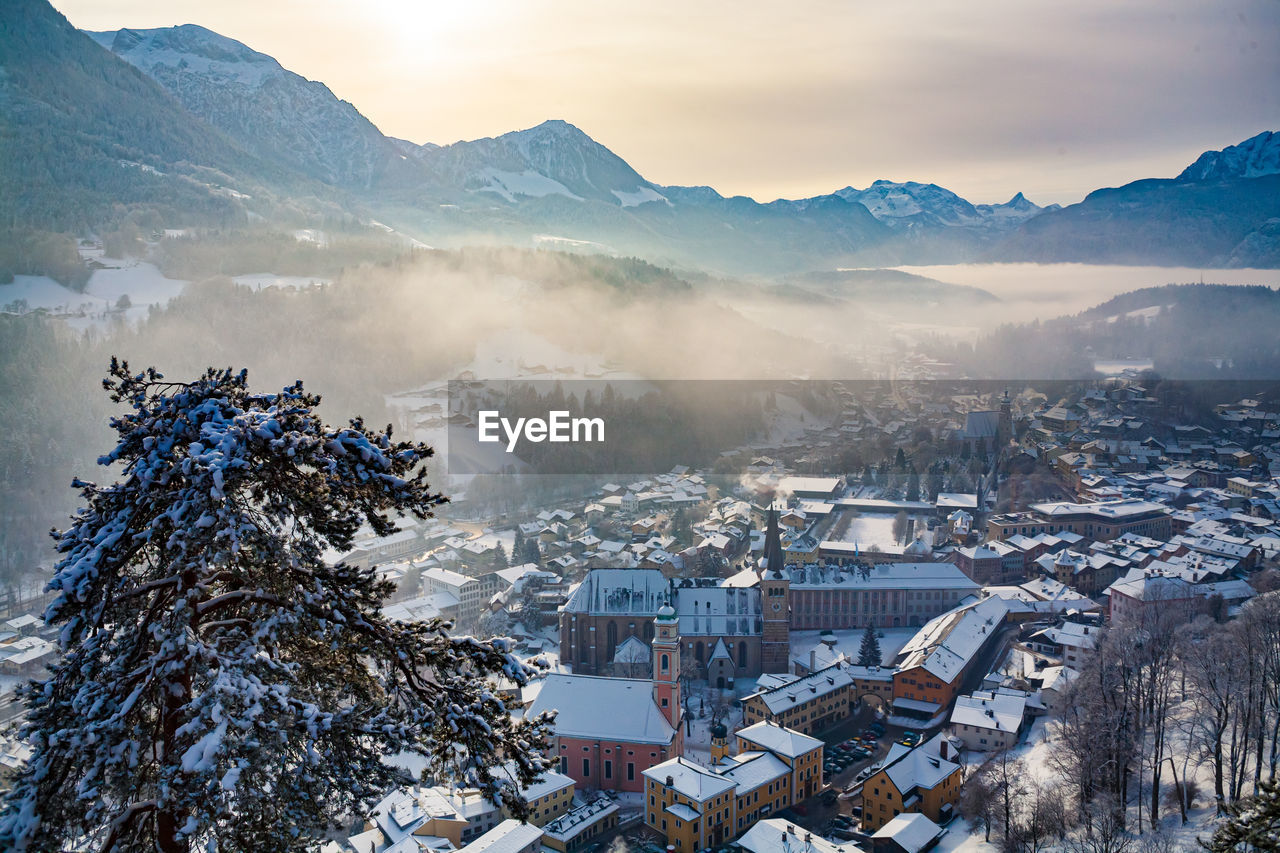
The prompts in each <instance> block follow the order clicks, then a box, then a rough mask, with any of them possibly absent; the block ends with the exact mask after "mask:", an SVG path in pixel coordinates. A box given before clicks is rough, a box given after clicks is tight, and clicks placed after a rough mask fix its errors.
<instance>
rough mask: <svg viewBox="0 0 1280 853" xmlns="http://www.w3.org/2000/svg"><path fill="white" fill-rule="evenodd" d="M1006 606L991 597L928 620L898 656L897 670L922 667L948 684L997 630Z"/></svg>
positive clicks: (1005, 612) (996, 598)
mask: <svg viewBox="0 0 1280 853" xmlns="http://www.w3.org/2000/svg"><path fill="white" fill-rule="evenodd" d="M1008 612H1009V605H1008V604H1006V603H1005V602H1004V600H1003V599H1002V598H999V597H997V596H992V597H990V598H984V599H982V600H981V601H978V602H975V603H974V604H970V605H966V606H964V607H960V608H957V609H955V610H952V611H949V612H947V613H943V614H942V615H941V616H938V617H935V618H934V619H931V620H930V621H929V622H928V624H926V625H925V626H924V627H923V628H921V629H920V631H919V632H918V633H917V634H916V635H915V636H914V637H912V638H911V639H910V640H908V641H907V644H906V645H905V646H903V647H902V651H900V652H899V653H898V669H899V671H901V670H907V669H912V668H914V667H923V668H924V669H926V670H928V671H929V672H931V673H933V674H934V675H936V676H937V677H938V678H940V679H942V681H943V682H946V683H951V682H952V681H954V680H955V679H956V678H958V677H959V676H960V674H961V673H962V672H963V671H964V668H965V667H966V666H968V665H969V661H971V660H972V659H973V657H974V655H976V654H977V653H978V650H979V649H980V648H982V645H983V643H985V642H986V641H987V640H988V639H989V638H990V637H991V635H992V634H994V633H996V632H997V631H999V630H1000V626H1001V624H1002V623H1003V622H1004V618H1005V616H1006V615H1007V614H1008Z"/></svg>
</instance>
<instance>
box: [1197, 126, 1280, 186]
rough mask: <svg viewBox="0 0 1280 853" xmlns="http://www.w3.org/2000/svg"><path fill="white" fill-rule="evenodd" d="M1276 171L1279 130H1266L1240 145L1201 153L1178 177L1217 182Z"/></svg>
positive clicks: (1279, 166)
mask: <svg viewBox="0 0 1280 853" xmlns="http://www.w3.org/2000/svg"><path fill="white" fill-rule="evenodd" d="M1275 174H1280V133H1275V132H1273V131H1270V130H1267V131H1263V132H1262V133H1259V134H1258V135H1257V136H1254V137H1252V138H1250V139H1246V140H1245V141H1244V142H1241V143H1240V144H1239V145H1231V146H1228V147H1227V148H1223V149H1222V150H1221V151H1206V152H1204V153H1203V154H1201V155H1200V156H1199V157H1198V158H1197V159H1196V161H1195V162H1194V163H1192V164H1191V165H1190V166H1188V167H1187V168H1186V169H1184V170H1183V171H1182V174H1180V175H1178V180H1179V181H1220V180H1227V179H1231V178H1260V177H1262V176H1263V175H1275Z"/></svg>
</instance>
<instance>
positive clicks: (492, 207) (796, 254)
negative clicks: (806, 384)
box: [0, 0, 1280, 275]
mask: <svg viewBox="0 0 1280 853" xmlns="http://www.w3.org/2000/svg"><path fill="white" fill-rule="evenodd" d="M12 2H13V4H16V5H14V8H15V9H16V10H18V13H16V14H15V15H14V16H10V17H11V18H13V19H14V20H16V21H18V22H19V23H22V22H23V21H25V20H27V18H28V17H29V18H30V20H31V22H32V25H31V26H29V27H28V26H25V25H24V27H20V28H18V29H11V31H6V30H4V29H3V28H0V47H2V46H4V39H5V38H6V33H7V32H8V33H9V34H10V35H11V36H12V38H9V41H13V42H14V46H13V48H12V50H11V51H10V52H11V53H12V56H13V57H14V60H13V62H9V61H6V63H5V69H4V70H5V72H6V73H5V75H0V98H4V97H6V92H9V93H10V94H9V95H8V96H7V97H9V101H10V103H11V104H12V105H15V108H13V109H9V110H6V111H5V112H6V117H7V118H10V117H11V120H12V123H13V124H14V126H15V127H17V128H18V129H19V131H20V132H19V134H17V136H18V137H20V139H19V142H20V143H21V146H22V147H23V150H24V151H26V152H27V153H26V154H25V155H24V157H25V160H22V162H28V161H29V162H33V163H46V164H47V167H46V171H48V173H49V174H56V175H59V176H62V177H59V178H58V181H57V184H58V191H57V193H56V194H42V193H40V192H37V191H36V190H35V189H32V191H30V192H18V193H14V194H12V198H13V199H17V201H13V200H10V201H9V202H8V205H7V207H5V208H4V209H6V210H9V211H10V213H11V218H13V219H16V220H19V221H23V222H27V223H40V227H49V228H56V229H58V230H69V229H73V228H78V229H82V230H93V229H94V228H97V227H101V226H102V225H103V224H108V223H109V222H110V221H111V220H110V217H109V216H107V215H104V214H103V213H102V211H103V210H108V211H109V210H114V209H115V206H113V205H112V203H111V202H112V201H113V200H115V201H121V200H122V201H124V202H125V203H126V204H136V205H139V206H142V207H146V208H148V209H152V210H155V211H157V212H159V214H160V215H161V216H162V217H163V218H164V220H165V222H166V223H169V222H179V223H182V222H186V221H190V222H193V223H195V222H206V221H215V222H220V221H232V220H234V221H241V219H242V217H243V216H245V215H249V214H252V215H254V216H256V217H259V218H261V219H264V220H266V221H273V211H278V212H281V213H282V214H283V215H284V216H285V218H289V217H292V216H295V215H296V212H297V211H298V210H303V211H306V212H308V213H309V214H317V213H319V212H323V213H322V215H325V216H328V215H338V216H354V217H356V218H359V219H361V220H365V221H367V220H369V219H374V220H377V221H379V222H386V223H392V224H393V227H394V228H396V229H397V230H400V231H403V232H404V233H407V234H412V235H413V236H414V237H416V238H418V239H420V240H422V241H423V242H425V243H428V244H430V245H433V246H438V247H442V248H447V247H451V246H463V245H474V244H476V243H477V242H481V243H488V244H492V243H497V244H505V245H516V246H531V245H533V246H539V245H552V246H556V247H561V248H566V249H570V250H573V251H589V252H603V253H612V254H621V255H636V256H640V257H644V258H646V259H649V260H651V261H654V262H656V263H660V264H664V265H674V266H677V267H695V268H701V269H705V270H709V271H712V272H716V273H729V274H743V273H745V274H759V275H771V274H777V273H794V272H797V271H801V270H811V269H823V268H834V267H853V266H857V267H863V266H893V265H898V264H903V263H955V262H964V261H972V260H978V259H987V260H1033V259H1034V260H1082V261H1094V262H1121V261H1124V262H1135V261H1141V262H1143V263H1178V264H1190V265H1199V264H1203V263H1205V262H1206V261H1207V260H1210V259H1216V260H1217V261H1219V262H1221V263H1231V264H1259V265H1273V264H1275V263H1280V249H1278V248H1277V245H1278V242H1277V232H1280V219H1278V217H1280V209H1277V202H1276V199H1277V198H1280V193H1277V192H1276V187H1275V183H1276V182H1280V174H1277V172H1280V168H1278V167H1277V161H1278V160H1280V157H1277V147H1278V145H1280V143H1277V141H1276V136H1275V135H1273V134H1270V133H1266V134H1261V135H1259V136H1257V137H1255V138H1254V139H1252V140H1248V141H1247V142H1244V143H1241V144H1240V145H1237V146H1232V147H1230V148H1227V149H1224V150H1223V151H1219V152H1209V153H1207V154H1205V155H1203V156H1202V157H1201V158H1200V159H1199V160H1197V162H1196V164H1194V165H1193V166H1192V167H1191V168H1190V169H1188V170H1187V171H1186V172H1184V173H1183V177H1182V178H1180V179H1179V180H1166V181H1140V182H1136V183H1134V184H1130V185H1128V186H1126V187H1121V188H1118V189H1113V190H1100V191H1097V192H1095V193H1092V194H1090V196H1089V197H1088V198H1086V199H1085V201H1084V202H1083V203H1081V204H1079V205H1072V206H1071V207H1069V208H1066V209H1055V208H1056V206H1050V207H1048V208H1040V207H1038V206H1037V205H1035V204H1033V203H1032V202H1030V201H1028V200H1027V199H1026V198H1025V197H1024V196H1022V195H1021V194H1018V195H1016V196H1014V197H1013V198H1012V199H1011V200H1009V201H1008V202H1006V203H1004V204H972V203H970V202H969V201H967V200H965V199H963V198H961V197H960V196H958V195H956V194H955V193H953V192H951V191H950V190H947V189H945V188H943V187H939V186H937V185H935V184H928V183H917V182H910V181H908V182H892V181H883V180H881V181H876V182H875V183H873V184H872V185H871V186H869V187H867V188H866V189H856V188H854V187H845V188H844V189H842V190H838V191H836V192H834V193H829V194H825V195H819V196H815V197H812V198H807V199H798V200H788V199H779V200H776V201H772V202H767V203H761V202H758V201H756V200H754V199H751V198H747V197H743V196H734V197H725V196H722V195H721V194H720V193H718V192H716V191H715V190H714V189H711V188H710V187H705V186H692V187H679V186H663V185H660V184H658V183H656V182H653V181H650V180H647V179H646V178H645V177H643V176H642V175H641V174H640V173H639V172H638V171H637V170H636V169H634V168H632V166H631V165H629V164H628V163H627V162H626V161H625V160H623V159H622V158H621V157H619V156H618V155H617V154H615V153H614V152H612V151H611V150H609V149H608V148H607V147H605V146H604V145H602V144H600V143H599V142H597V141H596V140H594V139H592V138H591V137H590V136H589V135H588V134H587V133H585V132H583V131H582V130H580V129H579V128H577V127H575V126H573V125H572V124H569V123H568V122H565V121H559V120H555V121H547V122H544V123H542V124H540V125H538V126H537V127H533V128H529V129H526V130H519V131H514V132H511V133H506V134H502V135H500V136H496V137H493V138H486V139H477V140H470V141H465V142H458V143H454V144H452V145H446V146H437V145H432V144H418V143H415V142H410V141H407V140H403V139H396V138H392V137H388V136H385V135H384V134H382V133H381V132H380V131H379V130H378V128H377V127H375V126H374V125H373V124H372V123H371V122H369V121H368V119H366V118H365V117H364V116H363V115H361V114H360V112H359V111H358V110H357V109H356V108H355V107H354V106H353V105H351V104H349V103H347V102H345V101H342V100H340V99H339V98H337V97H336V96H334V94H333V93H332V92H331V91H330V90H329V89H328V88H327V87H326V86H325V85H324V84H323V83H320V82H315V81H310V80H306V79H305V78H303V77H301V76H300V75H298V74H295V73H293V72H291V71H289V70H288V69H286V68H284V67H282V66H281V65H280V63H279V62H277V61H276V60H275V59H273V58H272V57H270V56H268V55H266V54H264V53H261V52H258V51H255V50H253V49H252V48H250V47H248V46H246V45H244V44H242V43H240V42H238V41H235V40H234V39H230V38H227V37H225V36H221V35H219V34H217V33H214V32H211V31H210V30H207V29H204V28H203V27H199V26H192V25H187V26H180V27H173V28H169V29H156V30H127V29H126V30H117V31H112V32H103V33H93V34H90V35H91V38H90V37H88V36H86V35H84V34H81V33H77V32H76V31H74V30H73V29H71V28H70V26H69V24H67V22H66V21H65V19H64V18H62V17H61V16H60V15H58V14H57V13H56V11H54V10H53V9H52V7H50V6H49V5H48V4H47V3H46V2H43V0H12ZM7 22H8V20H6V23H7ZM95 41H96V42H97V44H95V43H94V42H95ZM104 48H105V49H104ZM156 84H159V85H156ZM27 104H30V105H31V108H29V109H28V108H27V106H25V105H27ZM55 120H56V121H55ZM50 122H54V123H55V124H56V125H57V127H58V128H59V130H58V132H56V133H51V132H50V131H49V127H51V126H52V125H51V124H50ZM28 129H29V130H30V132H29V133H27V132H26V131H27V130H28ZM50 139H53V140H55V142H54V143H49V142H47V140H50ZM54 148H57V149H58V150H57V151H55V150H54ZM120 148H123V149H124V150H126V151H127V153H128V155H129V156H128V158H127V159H124V158H121V157H120V154H119V153H118V152H119V150H120ZM0 159H3V158H0ZM14 162H18V160H15V161H14ZM122 170H132V171H128V172H125V173H122ZM40 174H42V173H41V172H40V170H39V169H32V170H26V174H22V175H19V176H17V177H18V178H20V179H21V180H19V181H18V183H17V184H15V186H16V185H19V184H22V181H26V182H27V183H30V182H32V181H36V180H37V178H38V177H39V175H40ZM188 174H190V177H188ZM166 175H168V177H167V178H166ZM179 178H181V179H179ZM116 184H122V185H124V187H125V189H127V192H123V193H122V192H120V191H117V190H115V189H114V187H115V185H116ZM22 185H23V186H25V184H22ZM71 197H75V198H76V199H82V201H78V202H76V203H70V202H68V203H63V201H61V199H63V198H71ZM28 199H34V200H35V201H34V203H33V202H30V201H27V200H28ZM33 204H34V206H33ZM35 207H39V208H41V209H38V210H37V209H35ZM44 208H48V209H47V210H46V209H44ZM196 214H198V215H196ZM1271 220H1276V221H1271Z"/></svg>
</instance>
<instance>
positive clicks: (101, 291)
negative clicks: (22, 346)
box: [0, 258, 187, 329]
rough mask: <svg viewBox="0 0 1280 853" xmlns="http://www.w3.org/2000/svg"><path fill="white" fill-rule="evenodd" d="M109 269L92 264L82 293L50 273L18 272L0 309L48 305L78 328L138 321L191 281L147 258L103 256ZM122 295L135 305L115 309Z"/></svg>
mask: <svg viewBox="0 0 1280 853" xmlns="http://www.w3.org/2000/svg"><path fill="white" fill-rule="evenodd" d="M98 260H100V261H101V263H103V264H107V265H108V266H109V267H112V268H110V269H99V270H94V271H93V274H92V275H91V276H90V277H89V283H88V285H86V287H85V291H84V293H77V292H76V291H74V290H71V289H70V288H67V287H63V286H62V285H61V284H58V282H56V281H54V280H53V279H51V278H48V277H47V276H40V275H16V276H14V277H13V283H12V284H0V310H2V311H5V312H6V313H25V312H26V311H34V310H36V309H44V310H45V311H48V312H50V313H52V314H56V315H60V316H64V317H66V318H67V323H68V325H70V326H71V327H72V328H75V329H87V328H91V327H94V326H105V325H107V324H109V323H110V322H112V321H113V320H114V319H115V318H123V319H126V320H129V321H135V320H138V319H141V318H142V317H145V316H146V315H147V311H148V310H149V309H150V307H151V306H152V305H167V304H168V303H169V300H171V299H173V298H174V297H175V296H177V295H178V294H179V293H181V292H182V289H183V288H184V287H186V285H187V282H185V281H182V280H180V279H173V278H165V277H164V276H163V275H162V274H161V273H160V270H158V269H157V268H156V267H155V265H154V264H149V263H146V262H145V261H135V260H119V259H115V258H99V259H98ZM122 296H128V297H129V300H128V301H129V304H130V306H131V307H129V308H128V309H125V310H123V311H117V310H115V308H116V305H117V303H118V302H119V301H120V298H121V297H122Z"/></svg>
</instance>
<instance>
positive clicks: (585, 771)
mask: <svg viewBox="0 0 1280 853" xmlns="http://www.w3.org/2000/svg"><path fill="white" fill-rule="evenodd" d="M582 775H583V776H590V775H591V759H590V758H584V759H582Z"/></svg>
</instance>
